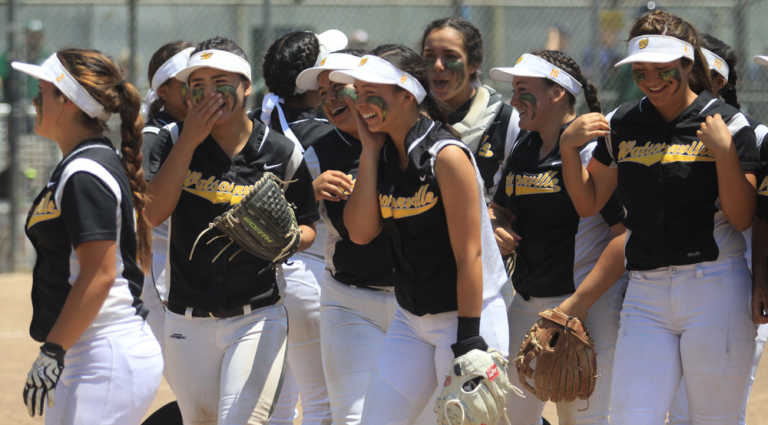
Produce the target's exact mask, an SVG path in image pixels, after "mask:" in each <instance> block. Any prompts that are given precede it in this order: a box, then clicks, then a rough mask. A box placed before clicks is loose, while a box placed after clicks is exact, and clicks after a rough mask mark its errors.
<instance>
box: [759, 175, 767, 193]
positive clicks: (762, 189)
mask: <svg viewBox="0 0 768 425" xmlns="http://www.w3.org/2000/svg"><path fill="white" fill-rule="evenodd" d="M757 194H758V196H768V176H766V177H763V180H762V181H761V182H760V186H758V187H757Z"/></svg>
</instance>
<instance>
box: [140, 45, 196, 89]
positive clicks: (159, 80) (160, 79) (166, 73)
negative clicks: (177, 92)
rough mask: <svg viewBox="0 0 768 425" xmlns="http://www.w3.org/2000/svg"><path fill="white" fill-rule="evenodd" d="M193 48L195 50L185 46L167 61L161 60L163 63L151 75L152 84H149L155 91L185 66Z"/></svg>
mask: <svg viewBox="0 0 768 425" xmlns="http://www.w3.org/2000/svg"><path fill="white" fill-rule="evenodd" d="M193 50H195V48H194V47H187V48H186V49H184V50H182V51H180V52H178V53H176V54H175V55H173V56H171V58H170V59H168V60H167V61H165V62H163V64H162V65H160V67H159V68H157V71H155V75H154V76H153V77H152V84H151V85H150V87H151V88H152V90H154V91H157V89H158V88H159V87H160V86H162V85H163V84H164V83H165V82H166V81H168V80H170V79H171V78H173V77H175V76H176V74H178V73H179V71H181V70H182V69H184V68H186V67H187V63H188V62H189V55H191V54H192V51H193Z"/></svg>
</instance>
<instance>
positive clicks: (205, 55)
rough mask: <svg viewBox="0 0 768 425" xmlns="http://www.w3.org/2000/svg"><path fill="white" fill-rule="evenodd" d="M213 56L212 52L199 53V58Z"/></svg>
mask: <svg viewBox="0 0 768 425" xmlns="http://www.w3.org/2000/svg"><path fill="white" fill-rule="evenodd" d="M211 56H213V52H207V53H203V54H202V55H200V59H210V58H211Z"/></svg>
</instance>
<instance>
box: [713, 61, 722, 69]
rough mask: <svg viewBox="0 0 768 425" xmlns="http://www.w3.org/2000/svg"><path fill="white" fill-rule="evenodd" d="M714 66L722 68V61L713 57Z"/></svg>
mask: <svg viewBox="0 0 768 425" xmlns="http://www.w3.org/2000/svg"><path fill="white" fill-rule="evenodd" d="M715 68H717V69H723V61H721V60H720V59H715Z"/></svg>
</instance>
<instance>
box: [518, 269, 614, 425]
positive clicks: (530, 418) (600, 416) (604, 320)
mask: <svg viewBox="0 0 768 425" xmlns="http://www.w3.org/2000/svg"><path fill="white" fill-rule="evenodd" d="M626 287H627V278H626V276H622V277H621V278H620V279H619V280H618V281H617V282H616V283H615V284H614V285H613V286H612V287H611V288H610V289H609V290H608V291H606V293H605V294H603V295H602V296H601V297H600V299H598V300H597V302H596V303H595V304H594V305H593V306H592V308H590V309H589V314H588V315H587V319H586V323H585V324H584V325H585V326H586V328H587V330H588V331H589V334H590V336H592V339H593V340H594V342H595V349H596V351H597V368H598V369H597V372H598V378H597V383H596V385H595V391H594V392H593V393H592V396H591V397H590V398H589V402H587V401H582V400H577V401H573V402H562V403H557V414H558V418H559V422H560V423H562V424H569V425H575V424H578V425H586V424H590V425H592V424H595V425H596V424H604V425H607V424H608V423H609V414H610V412H609V409H610V403H611V374H612V371H613V355H614V349H615V347H616V336H617V334H618V330H619V311H620V309H621V302H622V299H623V296H624V291H625V290H626ZM566 298H568V295H563V296H558V297H531V298H529V299H528V300H525V299H524V298H523V297H522V296H520V295H517V296H515V298H514V299H513V300H512V304H511V305H510V306H509V310H508V311H507V313H508V316H507V317H508V320H509V343H510V347H509V348H510V349H509V351H510V365H514V357H515V356H517V353H518V351H519V349H520V345H521V344H522V341H523V338H524V337H525V334H527V333H528V330H530V328H531V326H532V325H533V324H534V323H535V322H536V321H537V320H538V319H539V312H541V311H543V310H546V309H548V308H553V307H557V306H558V305H560V303H561V302H563V300H565V299H566ZM508 372H509V381H510V382H511V383H512V384H513V385H517V386H519V387H520V389H521V390H523V392H524V394H525V398H521V397H517V396H514V397H508V398H507V412H509V419H510V423H511V424H512V425H535V424H538V423H539V421H540V420H541V413H542V411H543V410H544V402H543V401H541V400H539V399H538V398H536V396H535V395H533V394H531V393H530V392H529V391H528V390H526V389H525V388H523V387H522V386H521V385H520V384H519V382H520V378H519V376H518V374H517V369H516V368H515V367H514V366H512V367H510V368H509V370H508ZM529 383H530V384H533V382H529Z"/></svg>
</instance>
